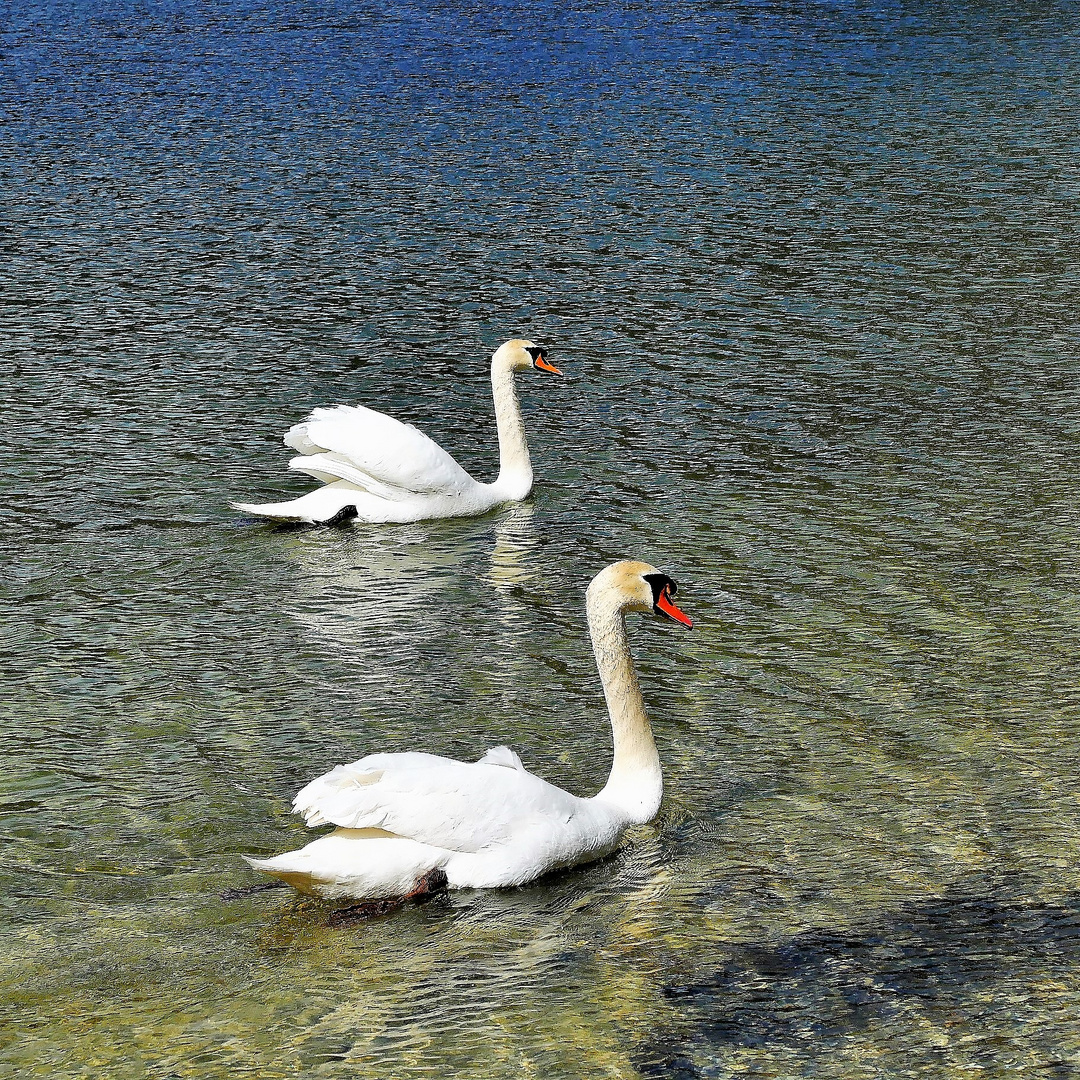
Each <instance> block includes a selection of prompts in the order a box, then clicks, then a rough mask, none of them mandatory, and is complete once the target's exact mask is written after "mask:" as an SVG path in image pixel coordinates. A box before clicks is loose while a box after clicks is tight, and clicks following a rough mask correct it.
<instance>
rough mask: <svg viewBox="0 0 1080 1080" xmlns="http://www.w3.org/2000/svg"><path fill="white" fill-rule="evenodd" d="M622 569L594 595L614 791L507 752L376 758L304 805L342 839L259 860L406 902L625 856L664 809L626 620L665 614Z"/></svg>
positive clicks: (340, 771) (282, 872)
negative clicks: (631, 833) (634, 833)
mask: <svg viewBox="0 0 1080 1080" xmlns="http://www.w3.org/2000/svg"><path fill="white" fill-rule="evenodd" d="M657 573H658V571H656V570H655V569H654V568H653V567H651V566H649V565H648V564H646V563H616V564H614V565H613V566H610V567H608V568H607V569H606V570H604V571H602V572H601V573H600V574H598V575H597V577H596V578H595V579H594V581H593V583H592V585H590V587H589V592H588V604H587V607H588V615H589V631H590V634H591V636H592V639H593V645H594V649H595V652H596V659H597V666H598V668H599V670H600V677H601V680H602V682H603V684H604V692H605V696H606V697H607V701H608V708H609V713H610V717H611V724H612V730H613V734H614V741H615V759H614V762H613V765H612V770H611V776H610V778H609V780H608V783H607V785H606V786H605V788H604V790H603V791H601V792H600V793H599V794H598V795H596V796H594V797H593V798H588V799H586V798H580V797H579V796H577V795H572V794H570V792H568V791H564V790H563V789H562V788H558V787H555V786H554V785H553V784H549V783H548V782H547V781H546V780H542V779H541V778H540V777H538V776H535V775H533V774H532V773H530V772H528V771H527V770H526V769H525V768H524V767H523V765H522V764H521V760H520V759H519V758H518V756H517V754H515V753H514V752H513V751H512V750H510V749H509V748H508V747H506V746H498V747H495V748H493V749H491V750H489V751H488V752H487V753H486V754H484V756H483V757H482V758H481V759H480V760H479V761H475V762H463V761H456V760H454V759H453V758H447V757H440V756H439V755H436V754H426V753H415V752H411V753H401V754H371V755H369V756H368V757H365V758H361V759H360V760H359V761H355V762H353V763H352V764H349V765H338V766H337V767H336V768H333V769H331V770H330V771H329V772H327V773H324V774H323V775H322V776H320V777H318V778H317V779H315V780H313V781H311V783H309V784H308V785H307V786H306V787H304V788H303V789H302V790H301V791H300V792H299V794H298V795H297V796H296V799H295V801H294V803H293V809H294V810H295V811H296V812H297V813H299V814H301V815H302V816H303V818H304V820H305V822H306V823H307V824H308V825H312V826H316V825H334V826H337V829H336V831H335V832H333V833H331V834H330V835H329V836H324V837H321V838H320V839H318V840H316V841H314V842H313V843H311V844H308V845H307V847H305V848H303V849H301V850H299V851H292V852H287V853H285V854H284V855H279V856H276V857H275V858H272V859H262V860H249V861H250V862H251V865H252V866H254V867H255V868H256V869H257V870H262V871H264V872H266V873H269V874H274V875H276V876H278V877H280V878H282V879H284V880H285V881H287V882H289V883H290V884H292V885H295V886H296V887H297V888H298V889H301V890H303V891H305V892H313V893H316V894H318V895H321V896H326V897H332V898H338V897H345V896H349V897H354V898H358V899H373V898H378V897H387V896H401V895H404V894H405V893H407V892H409V891H410V890H411V888H412V886H413V884H414V883H415V882H416V881H417V880H418V879H419V878H421V877H423V876H424V875H426V874H427V873H428V872H430V871H431V870H435V869H441V870H443V871H444V872H445V873H446V877H447V881H448V883H449V885H450V886H451V887H452V888H481V887H498V886H506V885H519V884H522V883H524V882H526V881H531V880H532V879H533V878H535V877H538V876H540V875H541V874H545V873H548V872H549V871H551V870H555V869H558V868H560V867H565V866H572V865H574V864H576V863H579V862H583V861H586V860H588V859H595V858H599V857H601V856H602V855H605V854H607V853H608V852H610V851H612V850H614V848H615V847H616V846H617V845H618V843H619V841H620V839H621V837H622V835H623V833H624V831H625V830H626V828H627V827H628V826H629V825H631V824H633V823H635V822H636V823H640V822H645V821H648V820H650V819H651V818H652V817H653V816H654V815H655V813H656V811H657V809H658V808H659V805H660V797H661V792H662V780H661V775H660V761H659V757H658V755H657V753H656V746H655V744H654V742H653V739H652V732H651V730H650V727H649V722H648V719H647V718H646V716H645V712H644V708H643V706H642V702H641V692H640V690H639V689H638V686H637V679H636V677H635V676H634V672H633V662H632V660H631V658H630V654H629V649H628V645H627V641H626V628H625V625H624V612H625V611H627V610H635V611H642V610H645V611H647V610H651V609H652V606H653V603H654V600H653V596H652V586H651V585H650V584H649V582H648V581H647V580H646V578H645V575H647V574H648V575H655V574H657Z"/></svg>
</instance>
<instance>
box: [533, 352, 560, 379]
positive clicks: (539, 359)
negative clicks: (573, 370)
mask: <svg viewBox="0 0 1080 1080" xmlns="http://www.w3.org/2000/svg"><path fill="white" fill-rule="evenodd" d="M533 367H538V368H539V369H540V370H541V371H550V372H551V374H552V375H561V374H562V372H561V371H560V370H559V369H558V368H557V367H556V366H555V365H554V364H549V363H548V361H547V360H545V359H544V354H543V353H537V354H536V359H535V360H534V361H533Z"/></svg>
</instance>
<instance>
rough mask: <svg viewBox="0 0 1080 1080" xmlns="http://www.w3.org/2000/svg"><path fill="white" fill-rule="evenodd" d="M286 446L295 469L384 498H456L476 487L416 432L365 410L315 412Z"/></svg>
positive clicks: (340, 408)
mask: <svg viewBox="0 0 1080 1080" xmlns="http://www.w3.org/2000/svg"><path fill="white" fill-rule="evenodd" d="M285 443H286V445H288V446H291V447H292V448H293V449H294V450H297V451H299V453H300V454H301V455H302V457H300V458H297V459H294V461H293V462H292V463H291V464H292V467H293V468H297V469H300V470H301V471H303V472H311V473H312V474H313V475H316V476H319V475H320V474H321V475H323V476H327V475H328V476H333V477H337V478H340V479H342V480H347V481H348V482H349V483H353V484H356V485H357V486H358V487H363V488H366V489H368V490H372V491H374V492H376V493H377V494H380V495H382V496H383V497H384V498H386V497H389V496H388V494H387V492H388V490H389V491H392V492H397V493H399V494H398V495H397V497H398V498H404V497H407V496H408V495H409V494H424V495H460V494H462V493H463V492H465V491H467V490H469V489H470V488H472V487H473V486H475V483H476V481H475V480H473V478H472V477H471V476H469V474H468V473H467V472H466V471H465V470H464V469H463V468H462V467H461V466H460V465H459V464H458V463H457V462H456V461H455V460H454V459H453V458H452V457H451V456H450V455H449V454H448V453H447V452H446V451H445V450H444V449H443V448H442V447H441V446H439V445H438V443H436V442H434V441H433V440H431V439H429V438H428V437H427V436H426V435H425V434H424V433H423V432H422V431H420V430H419V428H415V427H413V426H412V424H403V423H402V422H401V421H400V420H395V419H394V418H393V417H392V416H387V415H386V414H385V413H381V412H376V411H375V410H374V409H367V408H364V406H363V405H335V406H332V407H329V408H320V409H315V410H314V411H313V412H312V414H311V415H310V416H309V417H308V418H307V419H306V420H305V421H304V422H303V423H301V424H296V425H295V426H293V427H292V428H290V429H289V430H288V431H287V432H286V434H285ZM320 478H321V477H320Z"/></svg>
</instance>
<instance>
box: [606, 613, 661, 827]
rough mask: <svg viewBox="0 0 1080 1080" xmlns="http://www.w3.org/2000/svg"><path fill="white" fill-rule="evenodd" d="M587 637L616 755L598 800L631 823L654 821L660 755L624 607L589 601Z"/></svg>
mask: <svg viewBox="0 0 1080 1080" xmlns="http://www.w3.org/2000/svg"><path fill="white" fill-rule="evenodd" d="M588 616H589V633H590V635H591V636H592V643H593V652H594V654H595V655H596V667H597V670H598V671H599V673H600V681H601V683H603V686H604V697H605V699H606V700H607V706H608V715H609V716H610V717H611V732H612V738H613V740H614V744H615V756H614V760H613V761H612V765H611V775H610V776H609V777H608V782H607V784H606V785H605V787H604V789H603V791H601V792H600V793H599V795H597V798H598V799H603V800H605V801H606V802H611V803H614V804H616V805H617V806H619V807H620V808H621V809H622V810H623V811H624V812H625V813H626V814H627V816H628V818H629V820H630V821H631V822H633V823H637V824H644V823H645V822H646V821H651V820H652V819H653V818H654V817H655V816H656V812H657V811H658V810H659V809H660V799H661V797H662V795H663V778H662V776H661V772H660V755H659V753H657V750H656V743H655V741H654V740H653V733H652V728H651V726H650V725H649V718H648V717H647V716H646V715H645V703H644V702H643V701H642V698H641V689H640V687H639V686H638V681H637V672H636V671H635V670H634V660H633V657H632V656H631V655H630V644H629V641H628V639H627V636H626V619H625V616H624V614H623V609H622V607H621V605H619V604H618V603H617V602H612V598H611V597H608V596H605V595H603V594H602V593H601V594H600V595H590V596H589V597H588Z"/></svg>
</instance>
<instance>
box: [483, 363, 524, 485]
mask: <svg viewBox="0 0 1080 1080" xmlns="http://www.w3.org/2000/svg"><path fill="white" fill-rule="evenodd" d="M491 394H492V397H493V399H494V401H495V426H496V427H497V429H498V432H499V477H498V479H497V480H496V481H495V487H496V488H498V490H499V493H500V494H501V495H502V497H503V498H505V499H524V498H525V496H526V495H528V494H529V492H530V491H531V490H532V482H533V471H532V462H531V461H530V460H529V444H528V443H527V442H526V441H525V424H524V421H523V420H522V418H521V403H520V402H519V401H518V395H517V387H516V386H515V385H514V372H513V369H512V368H511V367H510V366H509V365H508V364H506V363H505V362H502V361H500V360H496V359H495V358H494V357H492V361H491Z"/></svg>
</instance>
